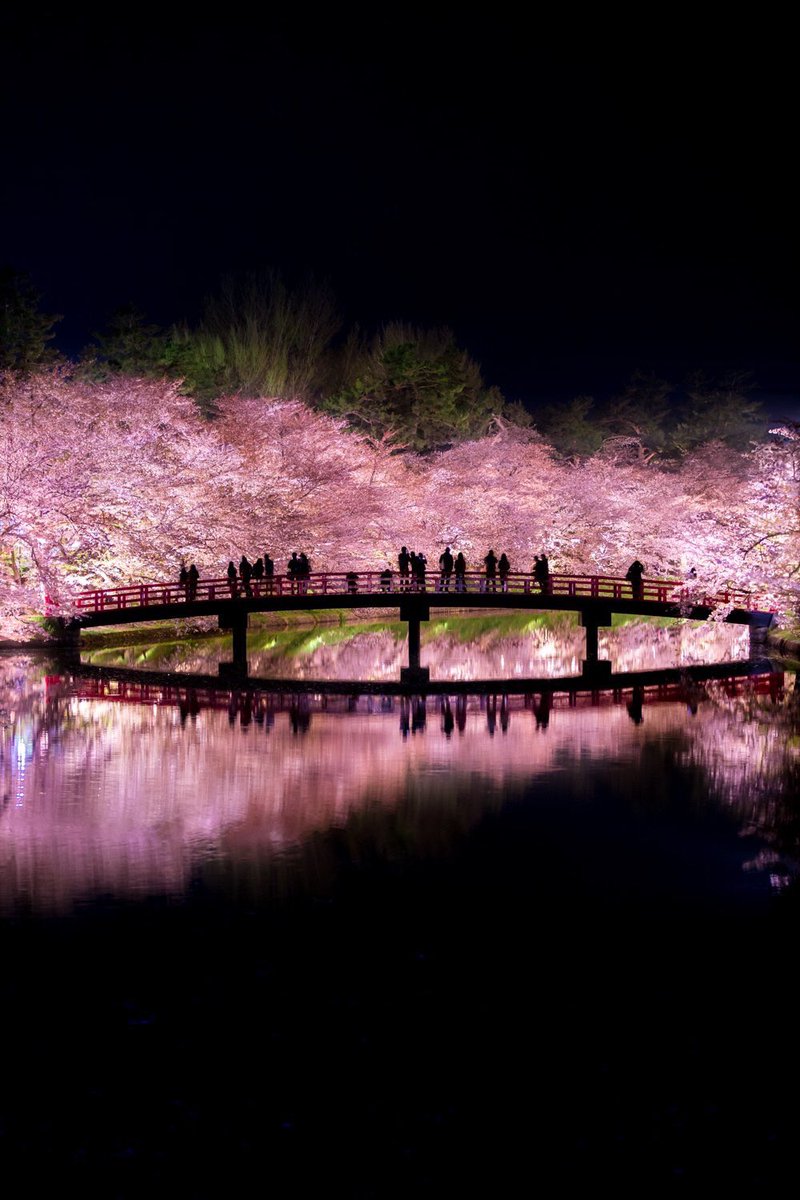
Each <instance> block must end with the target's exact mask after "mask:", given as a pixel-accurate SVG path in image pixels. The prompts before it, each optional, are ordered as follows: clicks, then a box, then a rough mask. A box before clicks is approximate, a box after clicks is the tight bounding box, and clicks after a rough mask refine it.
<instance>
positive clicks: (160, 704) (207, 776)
mask: <svg viewBox="0 0 800 1200" xmlns="http://www.w3.org/2000/svg"><path fill="white" fill-rule="evenodd" d="M562 632H563V631H562ZM650 632H651V633H652V632H653V631H652V630H651V631H650ZM528 634H529V637H530V636H532V632H531V631H530V630H529V631H528ZM472 635H474V636H472ZM472 635H470V636H469V637H468V636H466V635H465V633H464V629H463V627H458V629H456V630H453V628H449V629H444V630H440V631H439V632H438V633H437V635H436V637H435V638H433V639H432V640H430V641H429V642H428V644H427V647H424V648H423V649H424V653H423V661H428V662H430V663H431V665H432V674H433V675H434V677H436V673H437V671H445V670H447V671H453V670H455V669H456V668H457V669H458V670H459V671H460V672H461V676H460V679H461V682H462V683H463V680H464V677H465V675H466V676H468V675H469V673H470V672H476V673H477V675H478V676H479V677H482V678H499V677H501V675H502V672H503V669H505V670H506V671H507V672H508V675H509V676H511V677H513V675H514V673H515V669H516V665H517V663H524V662H527V661H528V658H526V656H529V655H530V654H531V653H532V650H531V646H530V644H528V643H526V640H525V632H524V631H521V630H520V629H518V628H508V627H502V626H501V627H496V628H495V629H494V630H492V629H491V628H489V627H488V626H485V627H483V628H482V629H481V630H480V631H479V632H478V633H476V632H475V630H473V631H472ZM263 636H266V635H263ZM303 636H305V635H303ZM307 636H309V637H311V636H313V637H319V636H320V633H319V631H317V633H316V634H314V635H307ZM261 637H262V635H260V634H259V635H257V636H256V638H255V639H254V645H253V647H252V650H253V654H251V665H252V662H253V659H254V657H255V655H256V654H259V653H263V654H264V656H265V660H264V662H262V663H261V664H260V666H261V667H262V669H263V670H264V672H265V677H266V676H268V675H269V674H270V673H272V675H273V676H274V675H275V674H276V673H280V672H279V667H280V666H282V668H283V672H284V673H286V672H289V671H291V672H293V674H294V677H295V678H296V679H297V680H298V687H297V689H296V690H292V689H291V688H279V689H278V690H272V691H271V690H270V689H269V687H268V686H265V687H264V688H261V689H259V688H254V689H252V690H251V691H249V692H242V693H231V692H225V691H223V690H222V689H209V688H208V687H202V686H197V687H195V688H194V689H193V690H187V689H185V688H177V686H176V687H175V688H173V689H170V688H166V687H165V686H164V685H163V680H160V681H159V680H158V679H156V680H155V681H153V679H149V678H148V675H147V672H146V671H144V672H143V673H142V675H141V680H142V682H141V683H139V684H137V683H133V682H131V679H130V678H129V677H128V676H126V675H123V673H121V672H119V668H120V666H121V665H125V666H127V667H130V666H131V665H132V664H134V663H136V662H138V663H139V664H140V665H143V666H144V667H152V666H153V665H156V666H158V668H159V669H160V670H163V669H164V667H165V666H169V667H175V666H176V665H182V666H185V664H186V662H187V661H188V662H189V666H190V668H191V669H192V670H194V671H196V672H197V673H198V675H203V674H204V673H205V672H206V671H207V670H210V669H211V667H210V665H209V664H213V663H215V662H216V661H217V660H218V658H219V647H218V646H215V645H209V644H205V645H203V644H201V643H199V642H198V643H197V644H196V645H193V646H186V645H180V646H179V645H172V646H171V647H162V648H161V650H160V651H159V650H155V649H154V648H152V647H150V648H144V647H134V648H131V647H128V648H125V649H123V650H120V651H113V652H112V651H110V650H109V651H106V652H104V655H103V657H104V658H105V659H106V660H109V661H108V662H107V667H108V670H109V671H110V672H111V671H112V668H113V667H116V668H117V669H118V675H117V677H116V678H103V677H98V672H97V671H96V670H95V673H94V675H93V676H91V675H83V674H80V673H72V672H69V671H67V670H65V669H63V668H60V667H59V665H58V664H57V663H53V662H47V661H44V660H41V659H37V658H36V657H35V656H23V655H16V656H6V657H5V658H4V659H0V719H1V721H2V740H1V741H0V747H1V748H2V762H1V763H0V766H2V776H3V778H2V795H3V808H2V815H1V816H0V917H2V922H1V923H0V949H2V961H3V964H4V970H3V974H2V990H0V997H2V1018H3V1025H2V1027H3V1029H4V1031H5V1039H4V1042H5V1049H4V1065H5V1070H4V1083H5V1087H4V1089H3V1100H2V1102H1V1103H0V1113H2V1121H1V1122H0V1140H1V1142H2V1149H3V1160H4V1162H6V1163H7V1164H8V1166H9V1169H12V1168H17V1169H18V1170H19V1171H20V1172H21V1178H22V1179H24V1181H25V1185H26V1187H28V1188H33V1189H35V1188H36V1187H39V1186H41V1187H44V1186H48V1187H50V1186H52V1184H53V1182H55V1181H58V1184H59V1186H60V1187H62V1188H63V1187H65V1186H66V1187H68V1188H70V1189H71V1188H75V1189H76V1190H79V1191H80V1192H82V1193H83V1194H84V1195H86V1194H97V1195H100V1196H104V1197H111V1196H113V1197H117V1196H119V1197H134V1196H135V1197H138V1196H144V1195H152V1194H154V1193H155V1192H158V1190H159V1189H161V1190H164V1191H166V1190H167V1189H168V1188H169V1189H171V1190H175V1191H176V1193H177V1194H179V1195H181V1196H186V1197H194V1196H197V1197H204V1196H212V1195H213V1196H217V1195H218V1194H220V1192H221V1190H222V1189H224V1190H225V1191H226V1192H227V1193H229V1194H237V1193H239V1192H242V1191H243V1190H244V1189H245V1187H247V1188H248V1189H249V1188H251V1187H258V1188H261V1189H263V1190H265V1191H269V1192H270V1194H275V1195H278V1196H295V1195H305V1194H310V1193H314V1194H316V1193H317V1192H320V1191H321V1190H322V1189H324V1190H325V1192H326V1193H329V1192H336V1193H337V1194H341V1195H346V1196H352V1197H372V1196H375V1197H384V1196H392V1197H393V1196H400V1195H403V1196H408V1195H415V1196H417V1195H434V1194H436V1195H437V1196H441V1195H443V1194H444V1195H449V1194H456V1193H458V1194H461V1193H463V1192H473V1193H474V1192H480V1193H481V1194H492V1195H511V1194H514V1195H516V1194H518V1193H523V1194H526V1193H529V1192H531V1193H532V1192H535V1191H537V1190H539V1189H542V1190H543V1191H544V1193H545V1194H550V1195H560V1194H565V1193H571V1192H572V1190H574V1189H576V1188H578V1187H585V1186H587V1185H591V1186H592V1187H593V1188H601V1189H604V1188H605V1187H611V1186H613V1187H614V1188H615V1190H616V1192H617V1194H619V1192H620V1191H626V1190H629V1191H630V1193H631V1194H636V1195H640V1196H641V1195H648V1196H649V1195H654V1194H660V1193H662V1192H667V1193H675V1194H689V1193H690V1192H692V1191H693V1190H694V1189H697V1190H699V1189H700V1188H702V1189H703V1190H706V1189H708V1188H714V1189H715V1190H718V1189H719V1188H721V1187H725V1186H729V1187H736V1188H738V1189H739V1190H740V1191H741V1189H742V1188H743V1187H746V1188H749V1189H750V1190H753V1191H755V1190H762V1189H766V1188H767V1187H774V1186H781V1185H782V1186H785V1184H786V1182H788V1180H790V1179H792V1178H793V1175H794V1160H795V1152H794V1145H795V1122H796V1119H797V1111H796V1110H797V1104H796V1101H795V1099H794V1096H793V1088H792V1079H793V1075H794V1071H795V1069H796V1067H797V1065H798V1064H797V1050H796V1048H795V1046H796V1041H797V1039H796V1036H795V1032H796V1015H795V1003H794V991H793V984H792V978H793V975H792V963H793V952H794V946H795V944H796V933H797V920H796V914H797V894H798V884H797V873H798V854H797V842H798V839H797V830H798V817H797V800H796V795H795V792H796V790H797V788H796V784H797V776H798V770H797V762H798V757H797V749H796V746H797V734H798V703H797V693H796V691H795V686H794V685H795V679H794V675H793V673H792V672H791V671H788V670H785V671H773V672H772V673H771V674H766V673H760V674H754V675H752V676H747V675H744V674H741V673H739V674H731V676H730V678H728V679H722V680H708V681H705V682H703V681H698V680H697V679H696V678H691V672H687V673H686V674H685V675H684V677H683V679H682V682H681V683H680V684H678V685H671V686H670V687H666V686H662V687H661V688H660V690H659V689H658V688H657V687H655V685H650V684H648V685H647V686H646V687H643V688H642V689H639V690H637V691H636V692H634V691H633V689H631V688H627V689H625V690H623V691H621V692H619V693H618V694H616V695H613V694H612V693H595V694H592V693H591V692H588V691H578V692H573V693H572V694H571V695H569V694H568V693H566V692H559V691H558V690H555V691H554V692H553V693H552V694H551V693H549V692H547V691H546V690H543V691H536V692H533V693H528V694H526V693H525V691H524V689H523V690H521V691H519V692H512V693H510V694H503V692H502V689H500V688H498V691H497V692H493V690H492V689H491V688H488V689H483V690H482V691H481V693H480V694H477V693H473V694H470V693H469V692H468V690H467V689H466V687H464V688H463V689H462V690H461V691H454V693H453V694H452V695H450V696H449V697H447V698H445V697H442V696H438V695H437V696H428V697H427V700H424V699H423V698H420V697H410V698H407V699H404V698H402V697H400V696H397V695H387V694H381V692H380V690H379V689H375V690H373V691H371V692H370V694H362V695H360V696H357V695H354V694H351V695H347V696H344V695H336V694H335V693H334V692H332V691H329V690H325V691H318V692H315V691H314V690H313V688H311V687H305V686H303V685H302V683H301V681H303V680H306V679H308V678H311V677H312V674H311V672H312V671H313V670H318V671H321V670H322V669H323V668H324V669H326V670H327V671H329V672H330V673H332V676H333V677H335V673H336V672H337V671H342V670H343V669H344V667H345V666H346V668H347V671H348V672H352V674H350V675H349V677H350V678H361V679H367V678H370V677H373V679H374V678H377V679H381V678H383V675H382V672H383V671H384V669H385V668H386V664H387V663H388V662H394V661H395V657H397V663H398V664H399V663H400V662H401V661H402V646H399V647H398V645H397V644H396V643H397V639H396V637H395V634H394V632H393V631H391V630H389V631H387V630H385V629H374V628H372V627H370V628H367V629H364V630H361V631H358V634H357V637H356V638H355V639H349V638H342V637H339V640H338V641H337V640H336V639H334V638H333V636H331V638H330V639H329V640H328V641H327V642H326V639H325V638H324V637H323V638H322V640H321V641H319V642H317V644H316V645H314V646H312V647H310V648H309V647H308V645H307V644H304V643H303V640H302V636H301V635H295V641H294V642H293V645H292V648H291V650H290V653H289V655H288V656H287V655H285V654H284V655H283V656H281V659H280V660H279V658H278V656H277V655H276V654H275V653H273V652H272V649H270V650H264V649H263V648H262V649H259V648H258V646H257V645H256V644H255V643H257V642H258V640H259V638H261ZM297 637H300V649H298V642H297ZM711 637H717V638H718V639H720V640H719V644H718V645H716V646H711V643H710V642H709V641H708V639H709V638H711ZM699 638H700V635H699V634H698V633H692V632H691V631H688V632H687V631H685V632H684V634H683V635H682V636H681V637H680V638H676V636H675V635H674V634H673V633H670V632H665V631H662V633H659V634H657V635H656V637H655V642H656V644H657V646H658V649H657V652H656V653H655V654H654V652H653V643H652V641H650V640H648V638H646V637H644V636H643V634H642V630H641V628H639V629H638V631H634V630H628V631H627V632H626V631H625V630H624V629H623V630H621V631H620V633H619V635H618V637H617V640H616V641H613V639H612V642H609V648H610V650H611V652H612V654H613V656H614V657H615V659H616V661H615V667H618V668H619V669H623V668H622V667H621V665H620V664H621V662H623V661H624V669H626V670H636V669H651V668H652V667H653V666H668V665H671V664H672V663H684V664H686V663H687V662H694V661H696V660H697V657H698V655H699V654H700V653H701V651H704V652H706V653H711V652H712V651H713V652H715V653H716V654H717V656H718V658H719V659H720V660H721V661H730V662H732V663H739V664H741V663H743V662H744V660H745V659H746V657H747V651H746V646H745V645H744V644H743V643H742V642H741V640H737V639H739V632H738V631H731V630H724V631H723V632H722V633H719V632H718V633H716V634H713V633H712V632H711V631H708V630H706V631H704V632H703V634H702V638H703V639H705V640H703V641H700V640H698V639H699ZM726 638H729V639H730V638H733V640H732V641H731V640H728V641H726V640H725V639H726ZM387 639H388V640H387ZM570 639H571V635H569V634H567V636H566V637H565V639H562V640H561V642H560V643H559V641H558V639H557V638H556V639H555V641H553V642H552V643H551V642H548V643H547V646H548V653H547V654H546V655H545V657H546V659H547V661H548V663H549V666H548V673H549V675H550V676H551V677H553V678H555V677H557V676H558V675H560V674H569V673H570V668H571V664H572V661H573V657H574V653H575V651H576V647H575V645H574V644H573V642H572V641H571V640H570ZM545 641H546V639H545ZM612 643H613V644H612ZM543 644H544V643H543ZM457 645H458V646H461V647H462V650H461V652H460V655H457V654H456V653H455V648H456V646H457ZM337 646H338V647H340V649H336V647H337ZM637 646H638V650H637ZM537 649H541V645H539V646H537ZM578 649H579V648H578ZM637 653H638V655H639V657H638V659H637ZM95 657H96V656H95ZM223 657H225V656H224V655H223ZM501 657H502V658H503V666H502V667H501V664H500V658H501ZM712 657H713V653H712ZM267 658H269V663H268V662H267V661H266V659H267ZM537 661H541V660H537ZM642 663H644V666H642ZM96 665H97V664H96V663H95V666H96ZM740 670H741V668H740ZM112 673H113V672H112ZM542 674H544V672H542ZM320 677H323V676H322V675H321V676H320ZM440 677H441V676H440ZM473 677H477V676H476V675H473ZM448 678H453V679H454V683H453V686H454V688H455V687H456V680H455V676H453V675H450V676H448Z"/></svg>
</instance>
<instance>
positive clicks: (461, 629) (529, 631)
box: [91, 613, 749, 682]
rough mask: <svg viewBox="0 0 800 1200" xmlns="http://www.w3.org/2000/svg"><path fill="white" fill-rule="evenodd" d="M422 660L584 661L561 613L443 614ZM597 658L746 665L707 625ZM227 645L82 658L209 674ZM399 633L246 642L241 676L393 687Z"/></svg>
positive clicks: (436, 664)
mask: <svg viewBox="0 0 800 1200" xmlns="http://www.w3.org/2000/svg"><path fill="white" fill-rule="evenodd" d="M422 633H423V639H422V658H423V662H424V663H425V665H426V666H428V667H429V668H430V670H431V677H432V678H433V679H439V680H453V681H465V680H470V679H505V678H515V677H522V678H526V677H536V678H554V677H557V676H559V675H576V674H580V671H581V664H582V661H583V659H584V658H585V657H586V640H585V634H584V631H583V630H582V629H581V628H580V627H579V626H578V625H577V624H576V622H575V620H572V619H569V618H567V617H565V616H563V615H560V616H559V617H558V618H552V617H550V618H548V619H547V620H543V619H542V618H540V617H537V616H532V615H531V614H520V613H517V614H513V615H512V616H510V617H509V616H505V617H488V618H487V617H479V618H469V617H449V618H447V619H441V618H440V619H434V620H432V621H431V622H430V623H429V625H424V624H423V627H422ZM599 648H600V656H601V657H602V658H609V659H610V660H611V661H612V663H613V664H614V669H615V670H618V671H645V670H655V669H658V668H663V667H675V666H689V665H693V664H698V663H710V662H731V661H735V660H739V659H746V658H747V656H748V651H749V641H748V631H747V628H746V627H744V626H736V625H724V624H721V623H716V622H688V621H687V622H683V623H675V624H672V625H658V624H655V623H649V622H643V621H635V622H629V623H626V624H624V625H620V626H618V627H615V628H612V629H601V630H600V634H599ZM230 655H231V648H230V639H229V638H214V639H209V640H208V641H205V642H193V643H189V644H186V643H183V644H182V643H171V644H168V645H167V644H165V645H164V646H162V647H160V648H159V647H152V646H151V647H147V648H146V649H143V648H142V647H136V646H128V647H125V648H123V649H120V650H117V651H110V650H107V651H103V652H101V653H95V654H93V655H92V656H91V661H92V662H93V663H96V664H98V665H106V666H126V667H127V666H131V667H136V666H140V667H142V668H148V669H157V670H175V671H184V672H190V673H195V674H216V672H217V664H218V663H219V662H220V661H224V660H227V659H229V658H230ZM407 656H408V651H407V643H406V626H405V625H404V624H401V623H400V622H394V623H393V624H391V625H389V626H388V627H387V625H386V624H384V625H379V624H375V625H373V626H357V625H349V626H348V625H346V626H343V627H339V626H330V627H326V626H319V627H316V628H313V629H305V630H294V631H292V632H290V633H282V632H280V631H278V632H276V633H274V634H269V635H264V634H259V635H254V636H252V637H251V638H250V639H249V642H248V660H249V665H250V672H251V674H252V675H255V676H257V677H259V678H290V679H291V678H296V679H303V680H306V679H364V680H370V681H378V682H379V681H380V680H383V679H387V680H393V681H396V680H398V679H399V678H400V668H401V667H403V666H405V665H406V662H407Z"/></svg>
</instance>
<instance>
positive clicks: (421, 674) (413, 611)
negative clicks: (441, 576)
mask: <svg viewBox="0 0 800 1200" xmlns="http://www.w3.org/2000/svg"><path fill="white" fill-rule="evenodd" d="M430 615H431V610H430V605H428V604H425V603H424V602H419V601H418V600H417V599H416V598H415V599H412V598H411V597H408V598H407V599H405V600H403V601H401V603H400V620H401V621H408V666H407V667H401V668H400V682H401V683H411V684H425V683H429V682H430V678H431V673H430V670H429V669H428V667H422V666H420V661H419V644H420V622H421V621H428V620H430Z"/></svg>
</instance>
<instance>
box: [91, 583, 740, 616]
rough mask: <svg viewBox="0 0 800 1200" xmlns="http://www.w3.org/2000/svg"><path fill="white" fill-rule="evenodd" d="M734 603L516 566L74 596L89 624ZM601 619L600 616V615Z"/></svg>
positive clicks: (688, 611)
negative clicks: (372, 611) (499, 570)
mask: <svg viewBox="0 0 800 1200" xmlns="http://www.w3.org/2000/svg"><path fill="white" fill-rule="evenodd" d="M721 605H724V606H729V605H733V606H734V609H733V611H732V612H731V614H730V615H729V618H728V619H729V620H732V621H740V622H744V623H752V620H751V618H752V616H753V614H754V613H755V612H757V609H758V602H757V597H755V596H754V595H753V594H752V593H749V592H745V591H742V590H731V591H726V592H719V593H716V594H715V595H712V596H708V595H699V594H697V593H695V592H690V591H689V590H688V589H686V588H685V587H684V585H683V584H682V583H681V582H680V581H678V580H673V579H645V580H643V581H642V585H641V588H640V589H639V590H638V592H637V593H636V594H635V593H634V589H633V587H632V585H631V584H630V582H628V580H626V579H619V578H615V577H611V576H602V575H551V576H550V579H549V581H548V586H547V589H546V591H542V590H541V588H540V585H539V583H538V582H537V581H536V580H535V579H534V577H533V576H532V575H529V574H523V573H519V572H514V573H511V574H509V575H508V576H507V578H506V579H504V580H501V579H500V577H498V578H497V579H495V580H491V579H487V577H486V576H485V575H484V574H483V573H482V572H476V571H475V572H467V574H466V575H465V576H463V578H461V579H456V577H455V576H452V577H451V578H450V579H449V580H443V579H441V578H440V576H439V575H438V574H437V575H433V574H431V575H429V576H428V577H427V579H426V580H425V582H424V583H422V584H421V583H419V582H418V581H412V580H410V579H408V580H404V579H402V578H401V577H400V576H399V575H398V573H397V572H392V573H390V574H388V575H387V573H385V572H380V571H358V572H324V573H314V574H312V575H310V576H309V577H308V578H307V579H303V580H298V579H291V578H289V577H288V576H286V575H276V576H274V577H272V578H271V579H267V580H253V581H252V582H251V584H250V585H249V586H248V587H247V588H245V587H243V586H242V584H241V583H240V582H237V583H236V584H234V585H232V584H231V583H230V582H229V580H228V579H227V578H226V577H222V578H214V579H208V580H201V581H200V583H199V584H198V585H197V588H196V590H195V592H194V593H190V592H189V590H188V588H187V587H186V586H185V585H182V584H179V583H175V582H165V583H143V584H132V585H127V586H124V587H123V586H120V587H113V588H106V589H103V590H97V591H90V592H84V593H81V594H80V595H79V596H78V597H77V600H76V608H77V611H78V619H79V621H80V624H81V626H83V627H84V628H88V627H92V626H98V625H114V624H128V623H130V622H141V621H158V620H172V619H176V618H180V617H188V616H210V615H218V616H220V617H221V618H222V619H223V620H224V618H225V617H226V615H228V616H230V617H231V618H233V617H234V616H236V617H237V618H238V617H239V616H240V615H241V614H242V613H243V612H245V613H249V612H275V611H291V610H309V609H321V610H325V609H341V608H397V607H398V606H399V607H401V608H402V609H405V610H406V611H422V610H423V609H424V608H426V607H437V608H443V607H452V608H523V609H555V610H562V611H573V612H574V611H582V612H585V613H591V612H596V613H597V614H598V619H601V616H602V613H603V612H607V611H610V610H612V609H613V611H614V612H619V613H628V614H638V615H642V616H685V617H690V618H692V619H695V620H704V619H706V618H707V617H708V616H709V615H710V614H711V612H712V611H713V610H714V609H715V608H717V607H719V606H721ZM601 623H602V620H601Z"/></svg>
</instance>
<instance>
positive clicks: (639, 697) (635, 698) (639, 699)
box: [627, 687, 644, 725]
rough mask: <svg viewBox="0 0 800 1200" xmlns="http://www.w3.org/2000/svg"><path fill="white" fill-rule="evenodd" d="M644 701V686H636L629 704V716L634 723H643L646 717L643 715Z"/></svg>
mask: <svg viewBox="0 0 800 1200" xmlns="http://www.w3.org/2000/svg"><path fill="white" fill-rule="evenodd" d="M643 702H644V688H641V687H635V688H634V689H633V694H632V696H631V698H630V701H629V702H628V704H627V709H628V716H629V717H630V719H631V720H632V721H633V723H634V725H641V723H642V721H643V720H644V717H643V716H642V703H643Z"/></svg>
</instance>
